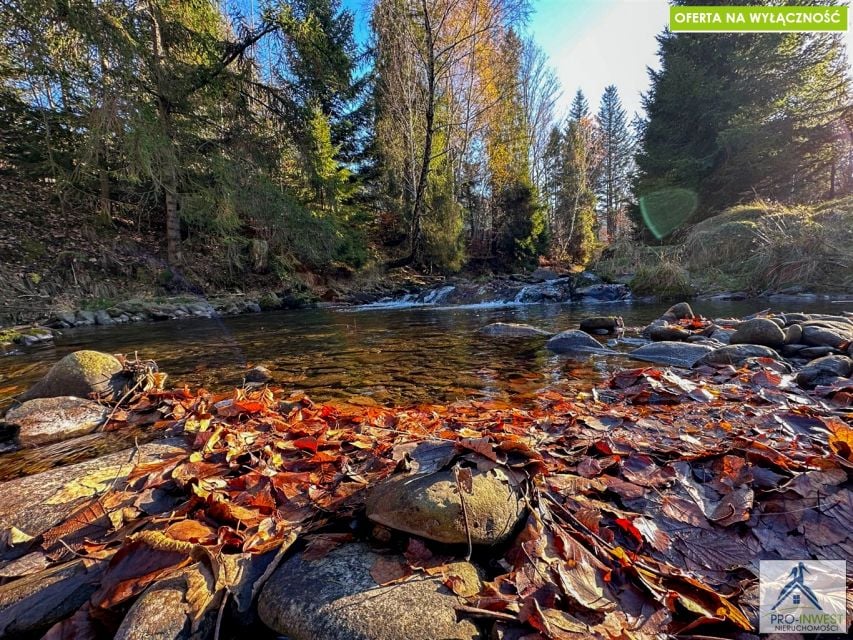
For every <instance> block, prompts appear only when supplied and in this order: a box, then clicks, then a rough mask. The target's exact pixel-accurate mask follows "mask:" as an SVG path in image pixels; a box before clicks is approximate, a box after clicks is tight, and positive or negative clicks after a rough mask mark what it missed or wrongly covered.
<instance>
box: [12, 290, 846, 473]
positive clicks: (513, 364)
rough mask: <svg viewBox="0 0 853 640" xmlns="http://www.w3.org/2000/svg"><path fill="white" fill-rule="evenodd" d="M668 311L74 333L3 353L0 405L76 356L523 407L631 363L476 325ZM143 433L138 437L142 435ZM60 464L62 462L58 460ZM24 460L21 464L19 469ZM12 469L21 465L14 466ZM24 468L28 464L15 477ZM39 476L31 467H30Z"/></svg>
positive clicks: (297, 321) (390, 396)
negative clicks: (257, 371)
mask: <svg viewBox="0 0 853 640" xmlns="http://www.w3.org/2000/svg"><path fill="white" fill-rule="evenodd" d="M667 306H668V305H666V304H649V303H624V302H620V303H611V304H598V305H522V306H500V307H487V308H483V307H468V308H453V307H446V308H435V307H416V308H409V309H369V310H362V311H353V310H341V309H338V310H335V309H311V310H300V311H287V312H279V313H266V314H258V315H246V316H239V317H234V318H224V319H186V320H175V321H168V322H162V323H151V324H134V325H124V326H115V327H87V328H78V329H73V330H68V331H65V332H64V333H63V335H61V336H59V337H58V338H57V340H56V342H55V344H53V345H49V346H39V347H33V348H30V349H26V350H21V351H20V352H15V353H12V354H9V355H4V356H0V407H2V406H3V405H4V404H8V403H9V402H10V401H11V398H12V397H13V396H14V395H16V394H18V393H21V392H22V391H23V390H25V389H26V388H27V387H28V386H29V385H31V384H32V383H33V382H35V381H36V380H38V379H39V377H41V376H42V375H44V373H45V372H46V371H47V370H48V369H49V368H50V366H51V365H52V364H53V363H54V362H56V361H57V360H58V359H60V358H61V357H62V356H64V355H65V354H67V353H69V352H71V351H75V350H77V349H97V350H99V351H106V352H109V353H128V354H133V353H134V352H136V353H138V354H139V356H140V357H141V358H145V359H149V358H150V359H153V360H155V361H157V363H158V364H159V366H160V369H161V370H162V371H166V372H168V373H169V376H170V378H169V380H170V384H172V385H180V384H184V383H186V384H189V385H191V386H196V385H200V386H203V387H205V388H207V389H210V390H220V389H223V388H228V387H230V386H234V385H239V384H240V383H241V378H242V373H243V372H244V371H245V370H246V368H247V367H250V366H253V365H264V366H266V367H268V368H269V369H270V370H271V371H272V373H273V376H274V379H275V381H276V382H277V383H278V384H279V385H280V386H282V387H284V388H285V389H288V390H305V391H306V392H307V393H308V394H309V395H310V396H311V397H312V398H313V399H314V400H316V401H326V400H331V399H343V398H347V397H349V396H353V395H356V396H367V397H370V398H372V399H373V400H375V401H376V402H379V403H383V404H386V403H391V404H404V405H410V404H419V403H425V402H431V403H447V402H452V401H455V400H460V399H472V398H473V399H484V398H488V399H498V400H504V401H507V402H514V403H519V404H524V403H527V402H530V401H531V400H532V399H534V398H535V396H536V394H537V393H538V392H541V391H543V390H546V389H557V390H561V391H571V390H573V389H580V388H588V387H590V386H592V385H593V384H595V383H596V382H599V381H600V380H602V379H603V378H604V377H606V376H607V374H608V373H609V372H610V371H611V370H612V369H614V368H617V367H624V366H626V365H628V364H629V363H630V362H631V361H630V360H627V359H626V358H622V357H615V358H614V357H606V358H601V357H599V358H591V359H589V360H586V361H577V360H570V359H567V358H566V357H564V356H560V355H556V354H552V353H550V352H549V351H547V350H546V349H545V348H544V339H533V340H515V339H506V338H494V337H486V336H482V335H480V334H478V333H477V329H479V328H480V327H482V326H483V325H486V324H488V323H490V322H498V321H500V322H522V323H529V324H533V325H535V326H538V327H542V328H544V329H547V330H550V331H554V332H556V331H560V330H564V329H570V328H577V326H578V322H579V321H580V320H581V319H582V318H584V317H588V316H591V315H620V316H622V317H623V319H624V321H625V325H626V326H629V327H630V326H641V325H643V324H646V323H648V322H649V321H650V320H652V319H654V318H656V317H658V316H659V315H660V314H661V313H662V312H663V311H664V310H665V309H666V307H667ZM769 306H771V305H770V303H768V301H767V300H750V301H742V302H696V303H695V304H693V307H694V310H695V311H696V312H697V313H701V314H703V315H705V316H707V317H741V316H743V315H746V314H749V313H753V312H755V311H759V310H762V309H766V308H768V307H769ZM774 310H780V311H795V310H796V311H816V312H817V311H820V312H832V313H840V312H841V311H843V310H853V305H850V304H844V305H841V304H832V303H830V302H823V303H816V304H808V305H806V304H799V303H798V304H797V305H796V308H793V307H791V306H788V307H785V306H775V307H774ZM136 435H138V434H134V437H136ZM127 437H128V436H127V435H126V436H125V437H123V438H122V437H119V436H116V435H114V434H104V435H103V436H101V437H95V438H90V439H89V440H88V441H87V442H85V443H80V444H81V446H80V448H79V449H75V450H73V451H69V449H70V448H69V447H56V448H55V449H58V452H57V453H53V450H42V451H40V452H38V453H40V454H41V455H37V452H35V451H30V452H17V453H11V454H5V455H0V477H3V476H5V477H8V476H9V475H10V474H12V475H14V474H16V473H19V472H20V471H19V470H20V467H21V464H22V460H21V459H26V460H27V461H28V463H29V464H32V463H34V461H35V460H38V462H39V464H38V466H39V467H42V466H44V465H46V464H53V463H59V462H60V460H62V461H68V460H69V459H80V458H82V457H90V456H91V455H93V453H92V452H93V451H94V452H95V453H98V452H101V451H102V450H113V449H115V448H117V447H118V446H119V445H121V446H127ZM53 457H56V458H57V459H56V460H52V458H53ZM14 459H18V463H13V460H14ZM10 465H12V466H11V467H10ZM14 469H18V471H15V470H14ZM26 472H27V473H31V472H32V470H31V469H29V468H28V469H27V471H26Z"/></svg>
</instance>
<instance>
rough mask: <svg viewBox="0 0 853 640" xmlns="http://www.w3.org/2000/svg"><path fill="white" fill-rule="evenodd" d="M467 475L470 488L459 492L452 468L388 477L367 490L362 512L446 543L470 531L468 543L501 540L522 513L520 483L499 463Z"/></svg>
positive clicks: (393, 526) (463, 537)
mask: <svg viewBox="0 0 853 640" xmlns="http://www.w3.org/2000/svg"><path fill="white" fill-rule="evenodd" d="M471 476H472V482H471V492H470V493H468V492H467V491H465V492H464V493H463V494H461V495H460V493H459V485H458V484H457V482H456V478H455V477H454V474H453V472H452V470H442V471H435V472H432V473H415V474H408V475H405V474H401V475H395V476H392V477H390V478H389V479H387V480H385V481H384V482H382V483H380V484H378V485H377V486H376V487H374V488H373V490H372V491H371V492H370V495H369V496H368V498H367V504H366V511H367V517H368V518H370V519H371V520H372V521H373V522H376V523H378V524H381V525H383V526H385V527H388V528H390V529H395V530H397V531H405V532H406V533H411V534H414V535H417V536H421V537H423V538H428V539H430V540H435V541H437V542H444V543H447V544H463V543H466V542H467V541H468V535H469V534H470V536H471V542H472V543H473V544H482V545H493V544H497V543H499V542H503V541H505V540H506V539H507V538H508V537H509V536H510V535H512V533H513V531H514V530H515V528H516V526H517V525H518V523H519V522H520V521H521V518H522V517H523V516H524V513H525V503H524V495H523V493H522V491H521V487H519V486H518V485H517V484H516V483H515V482H514V481H513V480H512V479H511V478H510V477H509V476H507V474H506V473H505V472H504V471H503V470H502V469H501V468H500V467H497V468H495V469H493V470H491V471H480V470H478V469H472V470H471ZM463 501H464V508H463Z"/></svg>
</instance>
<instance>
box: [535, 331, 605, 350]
mask: <svg viewBox="0 0 853 640" xmlns="http://www.w3.org/2000/svg"><path fill="white" fill-rule="evenodd" d="M545 346H546V347H547V348H548V349H550V350H551V351H555V352H557V353H568V354H572V353H577V354H581V355H591V354H602V355H604V354H615V353H617V352H616V351H613V350H611V349H608V348H606V347H602V346H601V343H600V342H599V341H598V340H596V339H595V338H593V337H592V336H590V335H589V334H588V333H586V332H584V331H579V330H577V329H570V330H568V331H562V332H561V333H558V334H557V335H555V336H554V337H553V338H551V339H550V340H548V342H547V343H546V344H545Z"/></svg>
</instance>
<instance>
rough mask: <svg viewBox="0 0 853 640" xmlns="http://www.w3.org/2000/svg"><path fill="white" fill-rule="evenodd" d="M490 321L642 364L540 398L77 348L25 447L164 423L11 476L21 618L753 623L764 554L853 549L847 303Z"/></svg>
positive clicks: (308, 633) (308, 635)
mask: <svg viewBox="0 0 853 640" xmlns="http://www.w3.org/2000/svg"><path fill="white" fill-rule="evenodd" d="M481 333H482V334H483V336H484V338H485V339H488V340H501V341H503V340H506V341H515V342H517V343H518V344H522V343H527V342H529V341H531V340H532V341H538V342H539V343H540V344H541V345H542V348H543V349H545V350H547V351H550V352H552V353H554V354H558V356H557V357H560V358H566V359H569V360H588V359H590V358H592V359H599V358H624V357H625V354H626V353H627V355H628V357H630V358H633V359H635V360H636V361H637V364H638V366H637V367H636V368H624V369H622V370H620V371H618V372H617V373H615V374H614V375H612V376H611V377H610V378H609V379H608V380H607V381H606V382H605V383H603V384H600V385H597V386H596V387H595V388H594V389H593V390H592V392H591V393H587V392H579V393H577V394H573V395H565V394H561V393H557V392H544V393H542V394H541V396H540V398H539V399H538V401H537V402H536V404H535V406H533V407H532V408H526V409H521V408H519V407H515V406H512V405H509V404H506V403H503V402H496V401H493V402H489V401H461V402H457V403H454V404H450V405H435V406H417V407H405V406H404V407H399V406H397V407H393V406H389V407H383V406H380V405H378V404H377V403H375V402H368V401H367V400H366V399H364V398H361V399H354V400H353V401H352V402H346V401H341V402H335V403H329V404H325V405H318V404H314V403H313V402H312V401H311V400H310V399H309V398H308V397H307V396H305V395H304V394H303V393H301V392H300V393H290V392H288V391H286V390H282V389H279V388H277V387H276V386H275V381H274V379H272V380H271V377H274V376H273V375H272V374H270V372H268V371H265V370H263V369H262V368H258V369H256V370H253V371H251V372H249V374H247V375H244V376H243V379H244V384H243V386H242V387H241V388H239V389H237V390H235V391H230V392H223V393H217V394H211V393H208V392H206V391H203V390H193V389H187V388H177V389H170V388H169V387H168V384H167V377H166V375H165V373H163V372H160V371H158V370H157V368H156V365H154V364H153V363H151V362H140V361H137V360H127V359H121V358H116V357H114V356H110V355H107V354H101V353H98V352H94V351H83V352H75V353H72V354H70V355H68V356H66V357H65V358H63V360H61V361H60V362H58V363H56V365H55V366H54V367H53V368H52V369H51V370H50V372H49V373H48V374H47V375H46V376H45V377H44V379H43V380H41V381H40V382H38V383H37V384H36V385H34V386H33V387H32V388H31V389H29V390H28V391H27V392H25V393H24V394H23V395H22V396H21V397H20V400H21V401H22V402H21V403H20V404H19V405H17V406H15V407H13V408H12V409H10V410H9V411H8V412H7V413H6V415H5V417H4V419H3V421H2V423H3V424H2V426H0V434H4V436H5V437H6V439H7V444H10V445H11V446H12V447H16V446H17V447H24V448H35V449H38V448H39V447H45V446H56V444H57V443H60V442H64V443H65V444H66V445H67V446H68V447H72V448H73V447H74V443H75V442H77V441H81V440H82V439H85V438H88V437H91V436H90V435H87V434H90V433H91V432H92V431H102V432H103V431H106V432H111V433H122V432H124V431H127V430H133V429H140V428H142V429H145V430H147V431H149V432H150V433H153V434H156V435H157V439H156V440H155V441H153V442H149V443H147V444H141V445H138V446H136V447H132V448H129V449H127V450H123V451H118V452H115V453H110V454H108V455H106V456H102V457H99V458H95V459H92V460H88V461H82V462H77V463H75V464H71V465H66V466H62V467H58V468H55V469H51V470H48V471H44V472H41V473H37V474H35V475H27V476H24V477H20V478H17V479H10V480H7V481H6V482H3V483H2V484H0V582H2V584H0V635H4V636H15V635H20V636H33V637H37V636H38V635H39V634H42V633H44V632H48V636H47V637H50V638H71V637H78V638H79V637H91V638H97V637H119V638H145V637H159V638H206V637H210V638H212V637H236V636H238V635H243V634H245V633H247V629H252V630H254V631H252V633H255V634H258V635H259V637H264V636H266V637H273V634H275V633H278V634H285V635H286V636H287V637H289V638H292V639H293V640H308V639H312V640H320V639H325V638H328V639H336V638H341V639H343V638H348V639H349V638H363V639H365V640H374V639H375V640H397V639H398V638H399V639H400V640H403V639H406V638H412V637H418V638H425V639H429V638H433V639H435V640H441V639H444V640H447V639H449V638H454V639H463V638H465V639H474V638H493V637H498V638H521V637H529V638H536V637H542V638H612V637H614V634H616V635H617V636H621V637H629V638H647V637H668V636H674V635H675V634H678V633H680V632H681V631H682V630H684V629H691V630H693V629H697V628H700V627H701V628H702V629H703V630H705V631H707V634H708V635H712V636H715V637H738V638H742V639H747V638H757V635H755V628H756V622H757V618H756V615H757V613H756V610H755V592H756V588H757V582H756V571H757V560H758V559H781V558H788V557H790V558H828V557H832V558H838V557H842V558H846V559H853V539H851V538H850V535H851V534H850V531H851V530H853V528H851V525H853V521H851V515H850V514H851V511H850V509H849V506H850V504H851V494H850V491H849V470H850V468H851V467H853V454H851V449H850V442H853V424H851V413H850V412H851V405H852V404H853V379H851V374H852V373H853V359H851V355H853V352H851V351H852V350H853V347H851V344H853V319H851V318H850V317H849V316H847V315H843V314H842V315H828V314H802V313H771V312H765V313H760V314H755V315H754V316H753V317H748V318H740V319H732V318H716V319H706V318H702V317H698V316H697V315H695V314H694V313H693V310H692V309H691V308H690V306H689V305H687V304H685V303H681V304H678V305H674V306H673V307H671V308H670V309H669V310H668V311H667V312H666V313H664V314H663V315H662V317H660V318H659V319H657V320H655V321H654V322H651V323H650V324H648V325H647V326H644V327H625V326H624V323H623V322H622V320H621V319H620V318H619V317H614V316H606V315H604V316H590V317H588V318H586V319H584V320H583V321H582V322H580V323H579V326H578V328H571V329H567V330H565V331H562V332H559V333H556V334H552V333H551V332H549V331H543V330H542V329H539V328H537V327H532V326H525V325H519V324H510V323H495V324H491V325H487V326H484V327H483V329H482V330H481ZM51 443H52V444H51ZM818 495H819V497H820V499H819V500H818V499H817V498H816V497H817V496H818ZM782 514H787V515H784V517H782ZM700 633H701V631H700Z"/></svg>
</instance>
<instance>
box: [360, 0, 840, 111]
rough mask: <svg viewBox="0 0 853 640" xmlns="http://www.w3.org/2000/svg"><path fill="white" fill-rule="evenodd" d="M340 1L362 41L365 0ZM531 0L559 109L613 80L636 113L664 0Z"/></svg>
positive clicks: (653, 59)
mask: <svg viewBox="0 0 853 640" xmlns="http://www.w3.org/2000/svg"><path fill="white" fill-rule="evenodd" d="M343 4H344V6H345V7H346V8H348V9H350V10H351V11H353V12H354V14H355V17H356V25H355V27H356V28H355V31H356V38H357V39H358V40H359V41H363V40H364V39H366V38H367V37H368V34H369V28H370V27H369V22H370V7H371V6H372V2H371V0H343ZM531 4H532V7H533V13H532V15H531V16H530V21H529V23H528V25H527V31H528V33H529V35H531V36H532V37H533V38H534V40H536V42H537V43H538V44H539V46H540V47H542V49H543V50H544V51H545V53H546V54H547V55H548V57H549V58H550V60H551V65H552V67H553V68H554V70H555V72H556V73H557V77H558V78H559V80H560V84H561V86H562V89H563V95H562V98H561V101H560V108H561V111H563V112H565V111H568V106H569V103H570V102H571V100H572V97H573V96H574V94H575V91H577V89H578V88H580V89H582V90H583V92H584V93H585V94H586V97H587V100H589V103H590V106H591V108H592V109H593V110H595V109H597V105H598V102H599V99H600V98H601V94H602V93H603V92H604V87H606V86H607V85H608V84H615V85H616V87H617V88H618V90H619V95H620V97H621V98H622V104H623V106H624V107H625V110H626V111H627V112H628V114H629V117H630V116H631V115H632V114H633V113H635V112H636V113H640V114H642V102H641V94H642V93H643V92H645V91H647V90H648V88H649V75H648V68H649V67H651V68H657V67H658V58H657V41H656V40H655V36H656V35H657V34H658V33H660V32H661V31H663V28H664V26H665V25H666V24H667V23H668V22H669V3H668V1H667V0H531ZM707 35H708V36H709V37H713V36H712V34H707ZM846 38H847V49H848V52H850V53H851V54H853V31H850V30H848V31H847V34H846ZM851 62H853V55H851ZM851 73H853V67H851Z"/></svg>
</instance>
